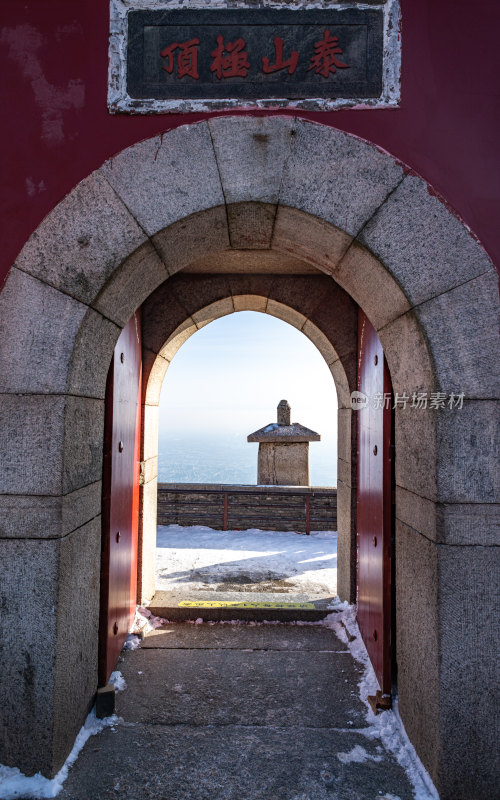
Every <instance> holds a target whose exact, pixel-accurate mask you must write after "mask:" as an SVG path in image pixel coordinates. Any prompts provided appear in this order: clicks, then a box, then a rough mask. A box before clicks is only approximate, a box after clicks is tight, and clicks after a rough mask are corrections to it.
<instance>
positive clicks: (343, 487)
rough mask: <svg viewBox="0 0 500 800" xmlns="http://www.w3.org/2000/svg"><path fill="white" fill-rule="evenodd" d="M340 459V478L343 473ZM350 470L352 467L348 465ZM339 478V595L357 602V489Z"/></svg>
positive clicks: (350, 480) (349, 601)
mask: <svg viewBox="0 0 500 800" xmlns="http://www.w3.org/2000/svg"><path fill="white" fill-rule="evenodd" d="M342 464H345V462H342V460H341V459H340V458H339V460H338V465H339V470H338V472H339V476H340V474H341V473H342V472H343V470H342ZM347 467H348V469H350V468H351V465H350V464H348V465H347ZM351 485H352V477H351V478H350V479H349V483H344V482H343V481H342V480H341V479H340V477H337V527H338V540H337V593H338V596H339V597H340V599H341V600H347V602H348V603H355V602H356V488H355V487H354V489H352V488H351Z"/></svg>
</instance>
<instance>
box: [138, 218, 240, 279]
mask: <svg viewBox="0 0 500 800" xmlns="http://www.w3.org/2000/svg"><path fill="white" fill-rule="evenodd" d="M153 244H154V246H155V248H156V249H157V251H158V253H159V254H160V256H161V259H162V261H163V263H164V264H165V266H166V268H167V271H168V273H169V275H173V274H174V273H175V272H178V271H179V270H181V269H184V268H185V267H189V266H190V265H191V264H193V263H194V262H196V261H198V260H199V259H200V258H201V257H203V258H206V257H207V256H210V255H215V256H218V254H220V253H222V252H224V251H225V250H228V249H229V248H230V247H231V243H230V241H229V232H228V227H227V212H226V208H225V206H218V207H216V208H211V209H209V210H208V211H200V212H199V213H198V214H193V215H191V216H190V217H187V218H185V219H181V220H179V222H175V223H174V224H173V225H170V226H169V227H168V228H165V229H164V230H162V231H160V232H159V233H158V234H157V235H156V236H154V237H153Z"/></svg>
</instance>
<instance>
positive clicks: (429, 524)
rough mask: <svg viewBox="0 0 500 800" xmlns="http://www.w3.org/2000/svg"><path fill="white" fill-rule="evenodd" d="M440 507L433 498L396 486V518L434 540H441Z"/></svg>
mask: <svg viewBox="0 0 500 800" xmlns="http://www.w3.org/2000/svg"><path fill="white" fill-rule="evenodd" d="M397 457H398V455H397V453H396V458H397ZM438 508H439V506H438V505H437V503H435V502H434V501H433V500H429V499H428V498H427V497H420V495H418V494H416V493H415V492H414V491H411V490H410V489H405V488H403V487H402V486H396V519H398V520H399V521H400V522H402V523H404V524H405V525H406V526H407V527H409V528H413V529H414V530H415V531H418V532H419V533H421V534H422V535H423V536H425V537H426V539H431V541H433V542H437V541H439V526H438V519H437V513H438Z"/></svg>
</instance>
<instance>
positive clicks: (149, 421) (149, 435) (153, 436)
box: [142, 405, 158, 461]
mask: <svg viewBox="0 0 500 800" xmlns="http://www.w3.org/2000/svg"><path fill="white" fill-rule="evenodd" d="M142 424H143V445H142V446H143V460H144V461H147V459H148V458H154V457H155V456H157V455H158V406H150V405H145V406H143V409H142Z"/></svg>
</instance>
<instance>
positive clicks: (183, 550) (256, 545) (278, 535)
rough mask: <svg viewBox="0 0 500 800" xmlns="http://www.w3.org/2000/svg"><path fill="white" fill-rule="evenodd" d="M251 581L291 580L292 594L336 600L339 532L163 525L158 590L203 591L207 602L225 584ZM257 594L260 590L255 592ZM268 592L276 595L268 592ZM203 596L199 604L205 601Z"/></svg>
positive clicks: (288, 587)
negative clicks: (241, 529) (210, 594)
mask: <svg viewBox="0 0 500 800" xmlns="http://www.w3.org/2000/svg"><path fill="white" fill-rule="evenodd" d="M246 577H248V578H249V579H250V581H251V582H253V583H256V584H261V586H262V592H265V591H266V583H269V582H270V581H273V580H286V582H287V586H286V587H283V588H284V590H285V591H283V592H282V593H281V594H280V597H281V598H282V599H283V600H286V594H287V593H292V592H293V593H301V594H309V595H311V596H314V598H315V599H316V598H318V597H335V596H336V594H337V533H336V532H335V531H312V532H311V535H310V536H305V535H301V534H298V533H295V532H293V531H291V532H290V531H271V532H270V531H261V530H257V529H250V530H244V531H216V530H213V529H212V528H207V527H203V526H193V527H186V528H184V527H181V526H180V525H169V526H161V525H160V526H159V527H158V534H157V561H156V588H157V589H158V590H159V591H179V590H182V591H188V590H189V591H198V592H199V590H200V589H202V590H203V591H204V593H205V594H204V595H202V596H201V597H205V599H208V598H207V595H208V593H209V592H210V591H211V590H212V591H215V590H216V587H217V585H218V584H220V583H224V582H228V583H231V582H232V581H234V580H236V581H238V579H241V580H242V581H243V580H244V579H245V578H246ZM254 591H255V589H254ZM267 591H273V590H272V588H267ZM201 597H200V599H201Z"/></svg>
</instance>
